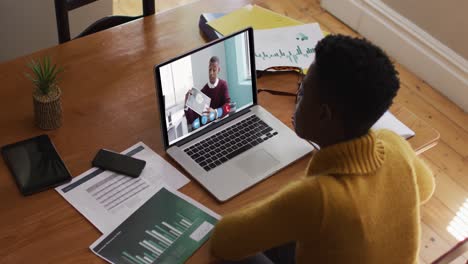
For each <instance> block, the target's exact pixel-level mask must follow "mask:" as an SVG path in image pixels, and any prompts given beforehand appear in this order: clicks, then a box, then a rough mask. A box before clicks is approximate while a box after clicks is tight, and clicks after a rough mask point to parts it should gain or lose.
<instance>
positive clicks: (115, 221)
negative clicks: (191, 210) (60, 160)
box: [55, 142, 190, 233]
mask: <svg viewBox="0 0 468 264" xmlns="http://www.w3.org/2000/svg"><path fill="white" fill-rule="evenodd" d="M122 153H124V154H127V155H130V156H132V157H135V158H138V159H142V160H145V161H146V166H145V168H144V169H143V171H142V173H141V175H140V176H139V177H138V178H131V177H128V176H124V175H121V174H117V173H114V172H111V171H104V170H100V169H98V168H92V169H90V170H88V171H86V172H84V173H82V174H81V175H79V176H77V177H74V178H73V180H72V181H71V183H67V184H64V185H62V186H59V187H57V188H55V189H56V191H57V192H58V193H59V194H60V195H62V196H63V198H65V200H67V201H68V202H69V203H71V204H72V205H73V206H74V207H75V208H76V209H77V210H78V211H79V212H80V213H81V214H83V215H84V216H85V217H86V218H87V219H88V220H89V221H90V222H91V223H92V224H93V225H94V226H96V227H97V229H99V231H101V232H102V233H108V232H110V231H112V230H113V229H114V228H115V227H116V226H118V225H119V224H121V223H122V222H123V221H124V220H125V219H126V218H127V217H128V216H130V215H131V214H132V213H133V212H134V211H135V210H136V209H138V207H140V206H141V205H142V204H144V203H145V202H146V201H147V200H148V199H149V198H151V197H152V196H153V195H154V194H155V193H156V192H157V190H159V189H160V187H161V186H162V185H163V184H167V185H169V186H171V187H172V188H174V189H179V188H180V187H182V186H184V185H185V184H187V183H188V182H189V181H190V180H189V179H188V178H187V177H185V176H184V175H183V174H181V173H180V172H179V171H178V170H176V169H175V168H174V167H173V166H172V165H171V164H169V163H168V162H167V161H165V160H164V159H163V158H162V157H161V156H159V155H158V154H156V153H155V152H154V151H152V150H151V149H150V148H149V147H148V146H146V145H145V144H144V143H142V142H139V143H137V144H135V145H134V146H132V147H130V148H128V149H127V150H125V151H123V152H122Z"/></svg>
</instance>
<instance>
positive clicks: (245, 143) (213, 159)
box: [184, 115, 278, 171]
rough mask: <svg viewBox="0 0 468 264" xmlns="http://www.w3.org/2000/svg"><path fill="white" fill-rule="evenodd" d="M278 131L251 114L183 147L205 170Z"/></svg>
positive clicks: (214, 166)
mask: <svg viewBox="0 0 468 264" xmlns="http://www.w3.org/2000/svg"><path fill="white" fill-rule="evenodd" d="M277 134H278V132H276V131H274V130H273V129H272V128H271V127H270V126H269V125H267V124H266V123H265V122H263V121H262V120H260V118H258V117H257V116H255V115H253V116H250V117H249V118H247V119H244V120H242V121H241V122H239V123H236V124H234V125H232V126H230V127H228V128H226V129H224V130H222V131H220V132H218V133H216V134H214V135H212V136H211V137H209V138H206V139H204V140H202V141H200V142H198V143H197V144H195V145H193V146H190V147H189V148H186V149H184V151H185V153H187V154H188V155H189V156H190V157H191V158H192V159H193V160H195V162H196V163H198V165H200V166H201V167H203V168H204V169H205V170H206V171H209V170H212V169H214V168H216V167H217V166H219V165H221V164H223V163H224V162H226V161H228V160H230V159H232V158H234V157H236V156H237V155H239V154H241V153H243V152H245V151H246V150H248V149H250V148H253V147H254V146H256V145H258V144H260V143H262V142H263V141H266V140H268V139H270V138H272V137H274V136H276V135H277Z"/></svg>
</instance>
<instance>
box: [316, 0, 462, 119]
mask: <svg viewBox="0 0 468 264" xmlns="http://www.w3.org/2000/svg"><path fill="white" fill-rule="evenodd" d="M321 6H322V7H323V8H324V9H326V10H327V11H328V12H330V13H331V14H332V15H334V16H336V17H337V18H338V19H340V20H341V21H343V22H344V23H346V24H347V25H348V26H350V27H351V28H353V29H354V30H356V31H357V32H359V33H360V34H361V35H362V36H364V37H366V38H367V39H369V40H370V41H372V42H374V43H375V44H377V45H379V46H380V47H382V48H383V49H384V50H385V51H386V52H387V53H388V54H389V55H390V56H392V57H393V58H394V59H395V60H396V61H398V62H399V63H400V64H402V65H404V66H405V67H407V68H408V69H409V70H410V71H412V72H413V73H415V74H416V75H418V76H419V77H420V78H421V79H423V80H424V81H426V82H427V83H429V84H430V85H431V86H432V87H434V88H435V89H437V90H438V91H440V92H441V93H442V94H444V95H445V96H447V97H448V98H449V99H450V100H452V101H453V102H454V103H455V104H457V105H458V106H460V107H461V108H462V109H463V110H464V111H465V112H468V61H467V60H466V59H464V58H463V57H461V56H460V55H458V54H457V53H456V52H454V51H453V50H451V49H450V48H448V47H447V46H445V45H444V44H442V43H441V42H440V41H438V40H437V39H435V38H434V37H432V36H431V35H429V34H428V33H426V32H425V31H424V30H422V29H421V28H419V27H418V26H416V25H415V24H414V23H412V22H411V21H409V20H408V19H406V18H405V17H403V16H401V15H400V14H398V13H397V12H395V11H394V10H392V9H391V8H389V7H388V6H387V5H385V4H384V3H383V2H381V1H379V0H322V1H321Z"/></svg>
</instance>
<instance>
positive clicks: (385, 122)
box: [372, 111, 415, 139]
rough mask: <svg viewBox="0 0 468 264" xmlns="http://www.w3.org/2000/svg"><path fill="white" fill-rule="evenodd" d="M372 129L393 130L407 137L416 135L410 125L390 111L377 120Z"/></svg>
mask: <svg viewBox="0 0 468 264" xmlns="http://www.w3.org/2000/svg"><path fill="white" fill-rule="evenodd" d="M372 129H374V130H378V129H388V130H392V131H393V132H395V133H397V134H398V135H400V136H402V137H404V138H406V139H407V138H410V137H412V136H414V134H415V133H414V131H413V130H411V129H410V128H409V127H407V126H406V125H405V124H403V123H402V122H401V121H400V120H398V119H397V118H396V117H395V116H394V115H393V114H392V113H390V112H389V111H387V112H385V114H383V116H382V117H381V118H380V119H379V120H377V122H376V123H375V124H374V125H373V126H372Z"/></svg>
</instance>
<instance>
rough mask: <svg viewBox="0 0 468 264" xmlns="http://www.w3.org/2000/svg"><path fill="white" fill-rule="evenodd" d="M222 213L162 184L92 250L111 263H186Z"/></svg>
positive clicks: (93, 246)
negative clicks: (213, 210) (217, 212)
mask: <svg viewBox="0 0 468 264" xmlns="http://www.w3.org/2000/svg"><path fill="white" fill-rule="evenodd" d="M218 219H219V215H217V214H216V213H214V212H212V211H211V210H209V209H208V208H206V207H204V206H203V205H201V204H199V203H197V202H195V201H194V200H192V199H191V198H189V197H188V196H186V195H184V194H181V193H179V192H177V191H174V190H170V189H169V188H168V187H166V186H165V187H162V188H161V189H160V190H159V191H158V192H157V193H156V194H155V195H154V196H153V197H152V198H150V199H149V200H148V201H147V202H146V203H145V204H143V205H142V206H141V207H140V208H139V209H138V210H137V211H135V212H134V213H133V214H132V215H131V216H130V217H128V218H127V219H126V220H125V221H124V222H123V223H122V224H121V225H119V226H118V227H117V228H116V229H115V230H114V231H112V232H111V233H109V234H106V235H103V236H102V237H101V238H99V239H98V240H97V241H96V242H94V243H93V245H91V247H90V248H91V250H92V251H93V252H94V253H95V254H97V255H98V256H100V257H102V258H103V259H105V260H107V261H108V262H110V263H125V264H150V263H170V264H175V263H184V261H185V260H187V258H188V257H190V256H191V255H192V254H193V253H194V252H195V250H196V249H197V248H199V247H200V246H201V245H202V244H203V243H204V242H205V241H206V240H208V238H209V234H210V233H211V231H212V229H213V228H214V225H215V224H216V222H217V221H218Z"/></svg>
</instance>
